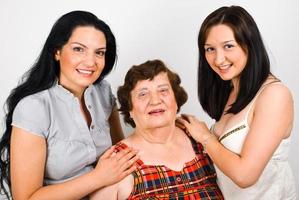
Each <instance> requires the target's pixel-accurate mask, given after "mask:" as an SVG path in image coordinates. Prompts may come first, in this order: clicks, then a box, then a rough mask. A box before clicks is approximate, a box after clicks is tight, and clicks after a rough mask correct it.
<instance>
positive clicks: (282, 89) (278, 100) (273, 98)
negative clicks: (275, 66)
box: [256, 83, 293, 106]
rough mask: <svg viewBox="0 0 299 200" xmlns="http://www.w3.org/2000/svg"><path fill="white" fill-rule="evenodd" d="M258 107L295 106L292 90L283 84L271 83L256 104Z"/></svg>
mask: <svg viewBox="0 0 299 200" xmlns="http://www.w3.org/2000/svg"><path fill="white" fill-rule="evenodd" d="M256 104H257V106H258V105H265V104H266V105H273V104H274V105H275V104H276V105H285V104H290V105H292V104H293V97H292V93H291V91H290V89H289V88H288V87H287V86H285V85H284V84H282V83H271V84H269V85H266V86H265V88H264V89H263V91H262V92H261V94H260V95H259V97H258V98H257V102H256Z"/></svg>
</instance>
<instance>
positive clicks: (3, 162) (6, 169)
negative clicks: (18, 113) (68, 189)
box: [0, 11, 116, 198]
mask: <svg viewBox="0 0 299 200" xmlns="http://www.w3.org/2000/svg"><path fill="white" fill-rule="evenodd" d="M82 26H91V27H94V28H96V29H97V30H99V31H101V32H103V33H104V35H105V37H106V54H105V67H104V69H103V71H102V73H101V75H100V77H99V78H98V79H97V80H96V81H95V83H97V82H100V81H101V80H102V79H103V78H104V77H105V76H106V75H107V74H109V72H110V71H111V70H112V68H113V66H114V64H115V61H116V42H115V38H114V35H113V33H112V31H111V30H110V28H109V26H108V25H107V24H106V23H105V22H103V21H102V20H100V19H98V18H97V17H96V16H95V15H93V14H92V13H90V12H86V11H72V12H69V13H67V14H65V15H63V16H61V17H60V18H59V19H58V20H57V21H56V23H55V24H54V25H53V27H52V29H51V31H50V34H49V36H48V38H47V40H46V42H45V44H44V46H43V49H42V51H41V53H40V55H39V57H38V59H37V60H36V62H35V64H34V65H33V66H32V67H31V69H30V70H29V71H27V72H26V73H25V74H24V75H23V77H22V83H21V84H19V85H18V86H17V87H16V88H14V89H13V90H12V91H11V93H10V95H9V97H8V98H7V100H6V104H5V106H6V107H5V113H6V129H5V131H4V134H3V136H2V138H1V141H0V156H1V158H0V187H1V190H0V191H1V193H3V192H4V194H5V195H6V196H7V198H9V193H10V192H11V191H10V186H11V182H10V138H11V131H12V126H11V123H12V115H13V112H14V109H15V107H16V105H17V104H18V102H19V101H20V100H21V99H23V98H24V97H26V96H29V95H32V94H35V93H37V92H40V91H42V90H46V89H48V88H50V87H52V86H53V85H54V84H55V82H56V80H57V77H58V76H59V72H60V67H59V63H58V62H57V61H55V53H56V52H57V50H61V49H62V47H63V46H64V45H65V44H66V43H67V42H68V40H69V38H70V37H71V35H72V32H73V31H74V29H75V28H77V27H82ZM5 183H6V184H7V186H8V188H9V190H7V189H6V188H5Z"/></svg>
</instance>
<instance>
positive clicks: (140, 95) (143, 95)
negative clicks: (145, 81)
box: [138, 91, 148, 98]
mask: <svg viewBox="0 0 299 200" xmlns="http://www.w3.org/2000/svg"><path fill="white" fill-rule="evenodd" d="M147 94H148V93H147V92H146V91H142V92H139V93H138V98H144V97H145V96H146V95H147Z"/></svg>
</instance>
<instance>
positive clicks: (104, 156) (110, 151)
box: [100, 146, 115, 159]
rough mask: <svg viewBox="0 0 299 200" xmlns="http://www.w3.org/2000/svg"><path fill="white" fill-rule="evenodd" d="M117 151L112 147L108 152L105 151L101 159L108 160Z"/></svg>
mask: <svg viewBox="0 0 299 200" xmlns="http://www.w3.org/2000/svg"><path fill="white" fill-rule="evenodd" d="M114 150H115V146H112V147H110V148H109V149H108V150H107V151H105V153H104V154H103V155H102V156H101V157H100V159H106V158H109V157H110V156H111V155H112V154H113V153H114Z"/></svg>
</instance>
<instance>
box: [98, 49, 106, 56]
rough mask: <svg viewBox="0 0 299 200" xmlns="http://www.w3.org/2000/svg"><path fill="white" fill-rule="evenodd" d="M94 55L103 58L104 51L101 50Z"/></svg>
mask: <svg viewBox="0 0 299 200" xmlns="http://www.w3.org/2000/svg"><path fill="white" fill-rule="evenodd" d="M96 54H97V56H99V57H103V56H105V54H106V51H103V50H101V51H97V52H96Z"/></svg>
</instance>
